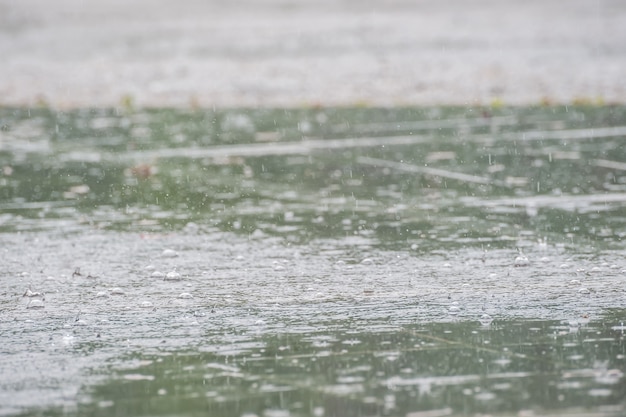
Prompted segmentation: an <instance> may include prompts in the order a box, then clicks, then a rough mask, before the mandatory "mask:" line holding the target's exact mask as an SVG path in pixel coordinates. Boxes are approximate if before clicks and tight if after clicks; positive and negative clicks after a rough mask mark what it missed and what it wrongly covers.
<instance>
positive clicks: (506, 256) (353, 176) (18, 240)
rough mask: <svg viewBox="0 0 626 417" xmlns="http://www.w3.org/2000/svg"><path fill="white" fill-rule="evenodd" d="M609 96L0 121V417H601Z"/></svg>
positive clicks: (620, 202) (619, 143)
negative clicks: (505, 103)
mask: <svg viewBox="0 0 626 417" xmlns="http://www.w3.org/2000/svg"><path fill="white" fill-rule="evenodd" d="M625 136H626V108H624V107H623V106H611V107H566V106H562V107H541V108H499V107H496V108H450V107H445V108H394V109H385V108H322V107H315V108H308V109H301V110H294V109H291V110H272V109H262V110H245V109H231V110H195V111H191V110H190V111H185V110H167V109H162V110H149V111H144V110H133V109H132V108H131V107H126V108H123V109H121V108H120V109H83V110H73V111H68V112H60V111H54V110H50V109H47V108H36V109H35V108H33V109H25V108H20V109H14V108H2V109H0V167H1V169H2V173H1V176H0V251H1V256H0V282H2V292H1V293H0V334H1V335H2V344H1V346H0V352H1V354H0V374H1V375H2V377H1V380H0V415H7V416H8V415H11V416H15V415H103V416H104V415H207V414H208V415H223V416H247V417H251V416H254V415H256V416H264V417H272V416H316V417H322V416H360V415H364V416H370V415H390V416H391V415H393V416H395V415H401V416H410V417H438V416H474V415H485V414H489V415H511V416H540V415H567V416H622V415H624V413H625V412H626V403H625V402H624V397H625V396H626V379H625V378H624V374H623V372H624V369H625V368H626V363H625V361H626V356H625V355H626V341H625V337H624V331H626V327H625V324H624V322H625V321H626V310H625V307H626V262H625V261H624V259H625V258H624V253H625V252H624V249H625V248H624V242H623V238H624V236H625V235H626V148H624V146H623V143H624V137H625Z"/></svg>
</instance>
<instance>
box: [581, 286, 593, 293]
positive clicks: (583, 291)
mask: <svg viewBox="0 0 626 417" xmlns="http://www.w3.org/2000/svg"><path fill="white" fill-rule="evenodd" d="M590 292H591V291H589V289H588V288H585V287H582V288H580V289H579V290H578V294H589V293H590Z"/></svg>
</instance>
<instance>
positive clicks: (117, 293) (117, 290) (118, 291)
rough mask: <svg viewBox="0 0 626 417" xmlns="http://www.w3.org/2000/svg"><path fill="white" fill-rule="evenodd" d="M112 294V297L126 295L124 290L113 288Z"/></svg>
mask: <svg viewBox="0 0 626 417" xmlns="http://www.w3.org/2000/svg"><path fill="white" fill-rule="evenodd" d="M110 293H111V295H124V294H126V293H125V292H124V290H123V289H121V288H120V287H115V288H111V290H110Z"/></svg>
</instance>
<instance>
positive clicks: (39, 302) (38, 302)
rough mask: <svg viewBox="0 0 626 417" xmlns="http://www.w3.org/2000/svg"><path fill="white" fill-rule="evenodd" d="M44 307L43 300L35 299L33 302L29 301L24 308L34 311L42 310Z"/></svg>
mask: <svg viewBox="0 0 626 417" xmlns="http://www.w3.org/2000/svg"><path fill="white" fill-rule="evenodd" d="M44 307H45V306H44V304H43V300H40V299H39V298H35V299H33V300H30V302H29V303H28V305H27V306H26V308H29V309H35V310H38V309H41V308H44Z"/></svg>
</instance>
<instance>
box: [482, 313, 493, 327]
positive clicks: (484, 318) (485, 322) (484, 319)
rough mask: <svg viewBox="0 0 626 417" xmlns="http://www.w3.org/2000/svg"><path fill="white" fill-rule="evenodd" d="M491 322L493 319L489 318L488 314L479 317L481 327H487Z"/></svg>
mask: <svg viewBox="0 0 626 417" xmlns="http://www.w3.org/2000/svg"><path fill="white" fill-rule="evenodd" d="M492 322H493V317H491V316H490V315H489V314H483V315H482V316H480V324H482V325H483V326H489V325H490V324H491V323H492Z"/></svg>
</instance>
